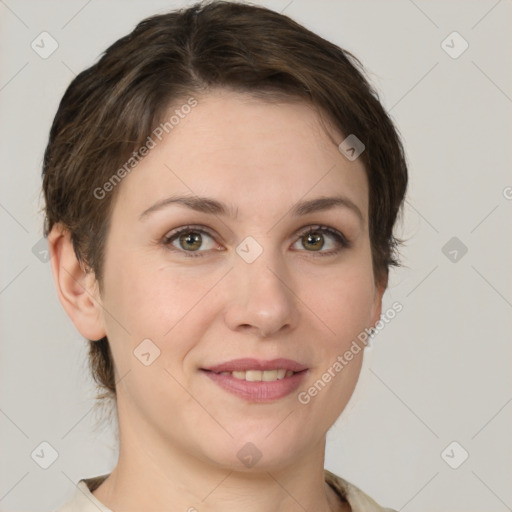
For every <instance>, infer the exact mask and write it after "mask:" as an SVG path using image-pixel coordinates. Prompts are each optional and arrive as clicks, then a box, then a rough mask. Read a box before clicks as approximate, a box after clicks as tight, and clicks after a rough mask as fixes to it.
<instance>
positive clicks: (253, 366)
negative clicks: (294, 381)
mask: <svg viewBox="0 0 512 512" xmlns="http://www.w3.org/2000/svg"><path fill="white" fill-rule="evenodd" d="M279 368H284V369H286V370H291V371H292V372H302V371H303V370H307V369H308V367H307V366H305V365H303V364H300V363H298V362H297V361H294V360H293V359H284V358H279V359H272V360H267V361H265V360H263V359H253V358H248V357H246V358H243V359H233V360H231V361H226V362H225V363H221V364H217V365H215V366H209V367H207V368H201V369H202V370H208V371H210V372H215V373H220V372H244V371H247V370H261V371H264V370H278V369H279Z"/></svg>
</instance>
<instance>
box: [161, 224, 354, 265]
mask: <svg viewBox="0 0 512 512" xmlns="http://www.w3.org/2000/svg"><path fill="white" fill-rule="evenodd" d="M187 232H197V233H201V234H206V235H208V236H209V237H211V238H212V239H215V236H214V235H213V233H211V232H210V231H209V230H208V229H206V228H205V227H203V226H194V225H190V226H183V227H182V228H179V229H177V230H175V231H172V232H171V233H168V234H167V235H165V237H164V238H163V244H164V245H165V246H166V247H167V248H168V249H169V250H171V251H173V252H178V253H182V254H184V255H185V257H187V258H197V257H202V256H203V254H201V253H204V252H207V251H184V250H182V249H177V248H176V247H173V246H172V242H173V241H174V239H176V238H178V237H179V236H180V235H181V234H183V233H187ZM318 232H319V233H323V234H325V233H326V234H328V235H331V236H332V237H333V238H334V239H335V241H336V242H337V243H338V244H339V245H340V247H338V248H337V249H334V250H331V251H329V252H315V251H305V252H311V253H313V255H314V256H334V255H336V254H339V253H340V252H341V251H342V250H343V249H348V248H350V247H351V245H352V244H351V242H350V241H349V240H348V239H347V238H346V237H345V236H344V235H343V234H342V233H340V232H339V231H337V230H336V229H333V228H330V227H329V226H322V225H315V226H308V227H307V228H306V229H304V230H302V231H301V232H299V233H298V235H297V237H298V239H300V238H302V237H304V236H306V235H308V234H310V233H318Z"/></svg>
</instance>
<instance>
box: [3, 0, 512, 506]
mask: <svg viewBox="0 0 512 512" xmlns="http://www.w3.org/2000/svg"><path fill="white" fill-rule="evenodd" d="M190 3H191V2H187V4H190ZM260 3H261V4H264V5H266V6H268V7H271V8H272V9H274V10H276V11H284V13H285V14H287V15H289V16H291V17H292V18H294V19H296V20H297V21H299V22H301V23H303V24H305V25H306V26H307V27H308V28H310V29H312V30H314V31H316V32H318V33H319V34H321V35H322V36H324V37H326V38H327V39H330V40H332V41H333V42H335V43H337V44H339V45H341V46H342V47H344V48H346V49H348V50H350V51H352V52H354V54H355V55H356V56H358V57H359V58H360V59H361V60H362V62H363V64H364V65H365V66H366V68H367V69H368V71H369V75H370V79H371V80H372V82H373V83H374V84H375V85H376V87H377V89H378V91H379V93H380V96H381V100H382V102H383V104H384V106H385V107H386V108H387V109H388V111H390V113H391V115H392V117H393V119H394V120H395V122H396V123H397V125H398V128H399V130H400V132H401V133H402V136H403V139H404V143H405V146H406V150H407V156H408V159H409V165H410V183H411V185H410V191H409V195H408V199H407V204H406V209H405V218H404V222H403V223H402V225H401V227H400V229H399V232H398V234H399V235H401V236H403V237H405V238H407V239H408V240H409V241H408V243H407V245H406V247H404V248H403V250H402V256H403V258H402V260H403V263H404V264H405V265H406V267H405V268H402V269H400V270H398V271H393V273H392V279H391V284H390V287H389V289H388V291H387V292H386V294H385V304H384V309H386V308H387V307H389V306H390V305H391V304H392V303H393V302H394V301H399V302H401V303H402V304H403V308H404V309H403V311H402V312H401V313H399V314H398V315H397V316H396V318H395V319H394V320H393V321H392V322H391V323H390V324H388V325H387V326H386V327H385V329H383V330H382V331H381V332H380V333H379V334H378V336H377V337H376V339H375V342H374V344H373V348H371V349H370V350H368V351H367V352H366V357H365V365H364V369H363V373H362V375H361V378H360V381H359V384H358V387H357V390H356V392H355V394H354V396H353V399H352V400H351V401H350V403H349V405H348V407H347V409H346V410H345V411H344V413H343V415H342V416H341V418H340V419H339V420H338V422H337V423H336V425H335V426H334V427H333V429H332V430H331V432H330V433H329V436H328V448H327V454H326V467H327V468H328V469H330V470H332V471H334V472H335V473H337V474H339V475H341V476H343V477H344V478H346V479H348V480H349V481H351V482H353V483H354V484H356V485H358V486H359V487H361V488H362V489H363V490H364V491H365V492H367V493H368V494H369V495H370V496H372V497H373V498H374V499H375V500H377V501H378V502H379V503H382V504H383V505H385V506H389V507H394V508H396V509H397V510H405V511H410V512H413V511H431V512H434V511H456V510H464V511H467V512H470V511H481V510H486V511H487V512H502V511H506V510H512V492H511V485H510V484H511V482H512V456H511V455H512V436H510V432H511V431H512V429H511V427H512V424H511V423H512V421H511V420H512V403H511V401H512V386H511V380H512V379H511V371H510V363H511V352H512V348H511V343H510V332H511V314H510V313H511V307H512V304H511V301H512V293H511V291H512V290H511V279H510V262H511V261H512V258H511V245H512V244H511V237H510V233H511V219H512V216H511V208H512V200H511V199H510V198H511V197H512V189H511V188H510V187H512V176H511V174H510V168H511V152H510V146H511V135H512V133H511V131H512V130H511V124H512V123H511V110H512V99H511V98H512V87H511V84H512V71H511V66H510V63H511V62H512V56H511V50H512V41H511V39H512V38H511V20H512V16H511V15H512V5H511V2H510V0H508V1H507V0H502V1H495V0H493V1H466V2H461V1H454V0H452V1H435V2H434V1H430V2H427V1H425V0H424V1H420V0H415V1H414V2H413V1H412V0H400V1H398V0H397V1H358V2H356V1H346V0H337V1H317V2H307V1H305V0H294V1H292V2H290V1H289V0H279V1H278V0H275V1H267V2H260ZM184 4H185V3H184V2H170V1H144V2H143V1H131V2H121V1H110V0H109V1H99V0H92V1H91V0H90V1H86V0H80V1H75V0H72V1H67V2H51V1H20V0H0V38H1V46H0V48H1V50H0V52H1V68H0V112H1V125H0V129H1V133H0V145H1V164H0V165H1V167H0V168H1V189H0V227H1V238H0V240H1V242H0V243H1V247H2V249H1V275H0V301H1V336H2V344H1V384H0V389H1V403H0V429H1V432H2V436H1V438H2V441H1V443H2V446H1V450H2V452H1V453H2V457H1V458H0V508H1V510H3V511H7V510H9V511H22V510H34V511H47V510H52V509H54V508H57V507H58V506H59V505H60V504H61V503H62V502H63V501H64V500H65V499H66V498H68V497H69V496H70V495H71V494H72V493H73V491H74V484H75V483H76V482H77V481H78V480H79V479H80V478H84V477H89V476H94V475H99V474H102V473H106V472H109V471H110V470H111V469H112V468H113V466H114V464H115V461H116V457H117V452H116V445H115V438H114V437H113V435H112V431H111V430H109V429H108V428H106V429H104V430H102V429H101V428H96V429H95V428H94V425H95V420H96V418H95V416H94V411H93V409H92V407H93V403H94V400H93V397H94V393H95V389H94V386H93V385H92V383H91V381H90V379H89V376H88V373H87V367H86V352H85V348H86V343H85V342H84V341H83V340H82V339H81V337H80V335H79V333H78V332H77V331H76V330H75V328H74V326H73V325H72V323H71V321H70V320H69V319H68V318H67V316H66V315H65V313H64V310H63V309H62V308H61V306H60V304H59V302H58V300H57V297H56V293H55V291H54V287H53V281H52V277H51V273H50V266H49V264H48V263H47V262H46V263H45V262H44V261H40V259H39V258H38V257H36V255H35V254H34V253H33V247H34V246H36V247H39V246H38V245H37V244H38V243H40V242H39V241H40V239H41V236H42V227H41V226H42V216H41V214H40V208H41V205H42V203H41V200H40V169H41V162H42V157H43V151H44V148H45V144H46V140H47V137H48V131H49V128H50V124H51V121H52V119H53V116H54V114H55V112H56V109H57V106H58V102H59V101H60V98H61V96H62V94H63V93H64V90H65V88H66V87H67V85H68V84H69V82H70V80H71V79H72V78H73V77H74V75H75V74H76V73H78V72H79V71H81V70H83V69H84V68H85V67H87V66H89V65H91V64H92V63H93V62H94V61H95V60H96V59H97V57H98V56H99V54H100V53H101V52H102V51H103V50H104V49H106V47H107V46H108V45H110V44H111V43H112V42H114V41H115V40H116V39H117V38H119V37H120V36H122V35H124V34H125V33H127V32H128V31H130V30H131V29H132V28H133V26H134V25H135V24H136V22H138V21H140V20H141V19H142V18H143V17H146V16H148V15H151V14H156V13H159V12H164V11H167V10H170V9H172V8H173V7H176V6H181V5H184ZM43 31H47V32H49V33H50V34H51V36H52V37H53V38H54V39H55V40H56V41H57V43H58V45H59V46H58V48H57V50H56V51H55V52H54V53H53V54H52V55H51V56H49V57H48V58H47V59H43V58H41V57H40V56H39V55H38V53H36V52H35V51H34V50H33V49H32V48H31V43H32V41H34V40H36V42H37V41H40V39H38V36H39V34H40V33H41V32H43ZM453 31H457V32H459V33H460V34H461V36H462V37H463V38H464V39H465V40H466V41H467V42H468V43H469V48H468V49H467V50H466V51H465V52H464V53H462V54H461V55H460V56H458V58H452V57H451V56H450V55H448V53H446V51H445V50H444V49H443V47H442V42H443V40H445V39H446V38H447V36H448V35H449V34H451V33H452V32H453ZM452 41H453V42H452ZM446 44H449V45H450V46H452V47H453V48H452V49H451V50H450V51H452V52H454V51H457V50H459V49H460V48H461V43H460V41H457V40H454V39H453V37H452V38H451V39H450V38H449V39H448V41H447V43H445V45H446ZM45 47H46V48H49V46H48V45H46V46H45ZM507 187H508V188H507ZM452 237H457V240H458V241H456V242H455V243H456V244H458V248H457V247H456V246H455V250H457V251H458V252H457V259H456V261H452V260H453V258H454V254H455V253H453V252H452V253H451V254H450V251H452V250H453V248H452V247H451V246H448V249H445V253H446V254H447V255H445V253H444V252H443V250H442V249H443V247H444V246H445V244H446V243H447V242H448V241H449V240H450V239H451V238H452ZM461 243H462V244H464V245H465V246H466V247H467V253H466V254H464V255H463V256H462V251H461V250H460V247H461V245H460V244H461ZM35 252H37V251H35ZM43 441H46V442H48V443H50V445H52V446H53V447H54V448H55V450H56V451H57V452H58V458H57V460H56V461H55V462H54V463H53V464H52V465H51V466H50V467H49V468H48V469H42V468H41V467H40V466H39V465H38V464H36V462H35V461H34V460H33V459H32V458H31V453H32V452H33V451H34V450H35V449H36V448H37V447H38V446H39V445H40V443H41V442H43ZM453 441H456V442H457V443H458V444H459V445H457V446H456V447H455V448H454V449H453V451H452V450H451V449H449V450H448V452H447V453H445V455H444V457H443V456H442V454H443V452H444V450H445V448H446V447H447V446H448V445H450V443H452V442H453ZM462 450H466V451H467V452H468V453H469V458H468V459H467V460H466V461H465V462H464V463H463V464H461V465H460V466H459V467H458V468H457V469H453V468H452V467H450V466H449V465H448V463H447V461H448V462H450V463H451V464H452V465H456V464H457V463H459V462H460V460H461V454H462V453H463V452H462Z"/></svg>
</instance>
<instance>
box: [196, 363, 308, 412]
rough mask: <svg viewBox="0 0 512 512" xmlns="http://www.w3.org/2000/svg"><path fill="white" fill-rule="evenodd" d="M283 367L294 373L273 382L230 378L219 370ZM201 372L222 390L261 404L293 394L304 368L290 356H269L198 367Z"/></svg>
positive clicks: (302, 377) (300, 380)
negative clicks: (275, 357)
mask: <svg viewBox="0 0 512 512" xmlns="http://www.w3.org/2000/svg"><path fill="white" fill-rule="evenodd" d="M279 368H284V369H286V370H292V371H293V372H296V373H295V374H294V375H292V376H291V377H284V378H283V379H280V380H276V381H260V382H250V381H246V380H241V379H237V378H235V377H233V376H232V375H222V374H221V373H220V372H233V371H247V370H261V371H264V370H277V369H279ZM201 371H202V372H203V373H204V374H205V375H206V376H207V377H209V378H210V379H211V380H212V381H213V382H215V384H217V385H218V386H220V387H221V388H222V389H224V390H225V391H228V392H229V393H231V394H233V395H236V396H238V397H240V398H242V399H244V400H247V401H249V402H256V403H264V402H273V401H276V400H279V399H281V398H284V397H286V396H288V395H289V394H290V393H293V392H294V391H295V390H296V389H297V388H298V387H299V386H300V384H301V382H302V381H303V380H304V378H305V376H306V374H307V373H308V368H307V367H306V366H304V365H303V364H300V363H298V362H297V361H293V360H292V359H284V358H280V359H272V360H271V361H264V360H261V359H251V358H245V359H234V360H232V361H227V362H225V363H222V364H218V365H215V366H211V367H209V368H201Z"/></svg>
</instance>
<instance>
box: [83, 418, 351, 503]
mask: <svg viewBox="0 0 512 512" xmlns="http://www.w3.org/2000/svg"><path fill="white" fill-rule="evenodd" d="M127 424H128V425H129V424H130V423H129V422H127ZM141 439H143V440H144V442H141ZM119 440H120V451H119V460H118V464H117V466H116V468H115V469H114V470H113V471H112V473H111V474H110V476H109V477H108V478H107V479H106V480H105V481H104V482H103V483H102V485H100V486H99V487H98V488H97V489H96V490H95V491H93V494H94V496H95V497H96V498H97V499H98V500H99V501H100V502H101V503H103V504H104V505H105V506H106V507H108V508H110V509H111V510H123V511H124V512H132V511H133V512H135V511H137V512H139V511H140V510H150V511H151V510H169V509H171V510H187V511H190V512H195V511H202V510H209V511H212V512H216V511H221V510H222V512H231V510H233V511H235V510H236V511H237V512H238V511H239V510H244V511H246V512H263V511H265V512H274V511H275V512H277V511H279V512H288V511H290V512H291V511H292V510H293V511H296V510H298V508H301V509H303V510H315V511H319V512H331V511H333V510H343V508H342V505H341V503H340V502H339V498H338V497H337V495H336V493H335V492H334V491H333V490H332V489H331V488H330V487H329V486H328V485H327V484H326V483H325V480H324V469H323V466H324V454H325V437H324V438H323V439H322V440H321V442H319V443H318V446H315V447H313V448H312V449H311V450H310V451H309V452H308V453H306V454H305V455H303V456H302V457H301V458H300V459H298V460H294V461H293V463H291V464H287V466H286V467H281V466H278V465H275V466H268V465H267V466H264V465H263V464H261V465H260V464H258V465H259V466H260V468H259V469H256V466H255V467H253V468H251V469H248V470H245V471H240V470H233V469H231V468H229V467H225V468H223V467H220V466H218V465H216V464H214V463H213V462H212V461H209V460H207V459H205V458H204V457H197V456H192V455H191V454H190V453H189V452H187V451H186V450H185V449H182V448H180V447H176V446H175V445H173V444H172V443H170V442H169V441H167V443H163V441H162V439H157V438H156V437H155V434H154V432H153V433H151V432H149V431H147V430H146V431H144V429H141V425H140V424H139V425H137V426H136V427H132V428H131V429H130V428H128V429H121V424H120V439H119ZM346 510H350V508H347V509H346Z"/></svg>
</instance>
